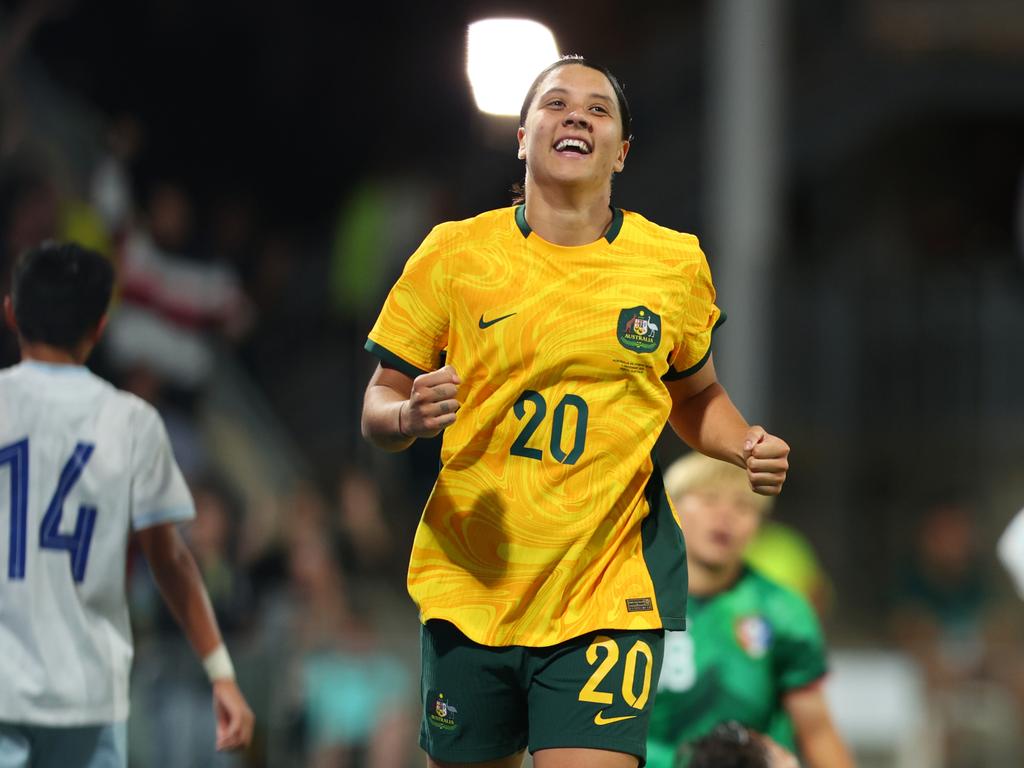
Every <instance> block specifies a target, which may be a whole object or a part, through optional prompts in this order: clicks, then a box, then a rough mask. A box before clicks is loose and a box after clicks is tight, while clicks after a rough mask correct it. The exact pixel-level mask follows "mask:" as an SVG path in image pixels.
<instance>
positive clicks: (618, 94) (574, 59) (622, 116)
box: [519, 53, 633, 141]
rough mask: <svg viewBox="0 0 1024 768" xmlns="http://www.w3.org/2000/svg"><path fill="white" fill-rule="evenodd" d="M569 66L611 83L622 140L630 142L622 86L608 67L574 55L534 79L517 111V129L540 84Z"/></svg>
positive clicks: (630, 119)
mask: <svg viewBox="0 0 1024 768" xmlns="http://www.w3.org/2000/svg"><path fill="white" fill-rule="evenodd" d="M569 64H579V65H580V66H581V67H589V68H590V69H596V70H597V71H598V72H600V73H601V74H602V75H604V76H605V77H607V78H608V82H609V83H611V86H612V90H613V91H615V100H616V101H617V102H618V103H619V120H620V122H621V123H622V138H623V139H624V140H626V141H632V139H633V134H632V130H633V117H632V114H631V113H630V111H629V102H628V101H626V94H625V92H624V91H623V90H622V84H621V83H620V82H619V79H618V78H617V77H615V75H613V74H612V73H611V71H610V70H609V69H608V67H606V66H604V65H602V64H595V63H593V62H591V61H587V60H586V59H585V58H583V57H582V56H579V55H577V54H574V53H570V54H566V55H565V56H563V57H562V58H560V59H559V60H558V61H556V62H555V63H554V64H551V65H549V66H547V67H545V68H544V70H543V71H542V72H541V73H540V74H539V75H537V77H536V78H534V81H533V84H532V85H531V86H530V90H528V91H527V92H526V98H525V99H523V106H522V108H521V109H520V110H519V127H520V128H521V127H522V126H524V125H526V113H527V112H529V111H530V105H531V104H532V103H533V100H534V98H535V97H536V96H537V89H538V88H540V84H541V83H542V82H544V78H546V77H547V76H548V75H550V74H551V73H552V72H554V71H555V70H556V69H558V68H559V67H565V66H568V65H569Z"/></svg>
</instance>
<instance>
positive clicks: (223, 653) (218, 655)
mask: <svg viewBox="0 0 1024 768" xmlns="http://www.w3.org/2000/svg"><path fill="white" fill-rule="evenodd" d="M203 668H204V669H206V676H207V677H208V678H210V682H211V683H212V682H215V681H217V680H234V679H235V667H234V665H233V664H232V663H231V656H230V655H228V649H227V648H225V647H224V644H223V643H221V644H220V645H218V646H217V647H216V648H214V649H213V651H212V652H210V654H209V655H207V657H206V658H205V659H203Z"/></svg>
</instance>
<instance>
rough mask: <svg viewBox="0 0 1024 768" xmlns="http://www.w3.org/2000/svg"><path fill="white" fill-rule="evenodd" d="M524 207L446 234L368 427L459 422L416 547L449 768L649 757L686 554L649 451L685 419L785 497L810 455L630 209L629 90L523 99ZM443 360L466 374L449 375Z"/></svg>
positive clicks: (435, 728) (394, 314)
mask: <svg viewBox="0 0 1024 768" xmlns="http://www.w3.org/2000/svg"><path fill="white" fill-rule="evenodd" d="M520 122H521V125H520V128H519V131H518V140H519V157H520V158H521V159H523V160H525V161H526V182H525V203H524V204H522V205H519V206H516V207H510V208H503V209H499V210H495V211H488V212H486V213H483V214H480V215H479V216H476V217H475V218H472V219H468V220H466V221H460V222H448V223H445V224H441V225H439V226H437V227H435V228H434V229H433V231H432V232H431V233H430V234H429V235H428V236H427V238H426V240H424V242H423V244H422V245H421V246H420V247H419V248H418V249H417V251H416V253H414V254H413V256H412V257H411V258H410V260H409V262H408V263H407V265H406V268H405V271H404V272H403V274H402V276H401V278H400V279H399V280H398V282H397V283H396V285H395V286H394V287H393V288H392V290H391V293H390V294H389V296H388V298H387V301H386V303H385V305H384V308H383V310H382V311H381V313H380V316H379V317H378V319H377V322H376V324H375V325H374V327H373V329H372V330H371V331H370V334H369V340H368V342H367V349H368V350H370V351H371V352H373V353H375V354H376V355H378V356H379V357H380V359H381V364H380V366H379V367H378V368H377V370H376V371H375V373H374V375H373V377H372V378H371V380H370V383H369V385H368V387H367V390H366V396H365V400H364V406H363V420H362V424H363V434H364V435H365V436H366V437H367V438H368V439H369V440H370V441H372V442H373V443H374V444H376V445H378V446H380V447H383V448H386V449H388V450H402V449H404V448H407V447H408V446H409V445H410V444H411V443H412V442H413V440H416V439H417V438H425V437H433V436H434V435H437V434H438V433H439V432H440V431H441V430H442V429H445V430H446V431H445V435H444V441H443V444H442V449H441V459H442V467H441V470H440V473H439V475H438V479H437V482H436V484H435V486H434V490H433V493H432V494H431V496H430V499H429V500H428V502H427V505H426V508H425V510H424V512H423V517H422V520H421V522H420V525H419V527H418V529H417V532H416V538H415V541H414V543H413V551H412V556H411V561H410V564H409V591H410V594H411V595H412V597H413V599H414V600H415V601H416V603H417V605H418V606H419V609H420V616H421V620H422V621H423V627H422V653H423V679H422V695H423V706H424V710H423V719H422V724H421V737H420V743H421V745H422V746H423V748H424V749H425V750H426V752H427V753H428V755H429V765H431V766H446V765H449V764H452V763H455V764H460V765H467V764H469V765H478V766H489V767H493V768H499V767H500V768H505V767H506V766H507V767H509V768H511V767H512V766H518V765H519V764H520V763H521V762H522V754H523V750H525V749H526V748H527V747H529V748H530V750H531V752H533V753H534V761H535V763H536V765H537V766H539V768H553V767H554V766H558V767H559V768H574V767H575V766H587V767H588V768H595V767H596V768H605V767H608V768H612V767H615V768H617V767H618V766H635V765H637V763H638V759H639V761H640V762H642V761H643V758H644V752H645V742H646V732H647V721H648V717H649V713H650V706H651V700H652V693H653V691H652V680H656V679H657V674H658V670H659V668H660V666H661V652H662V643H663V631H662V630H663V629H664V628H669V629H682V626H683V621H684V616H685V601H686V594H685V592H686V590H685V579H684V570H683V569H684V567H685V556H684V549H683V542H682V537H681V534H680V532H679V528H678V526H677V525H676V524H675V522H674V520H673V518H672V513H671V509H670V507H669V504H668V501H667V498H666V497H665V494H664V491H663V489H662V484H661V479H660V474H659V472H658V470H657V468H656V467H655V465H654V463H653V461H652V459H651V450H652V448H653V446H654V442H655V440H656V439H657V437H658V434H659V433H660V431H661V429H662V427H663V425H664V424H665V421H666V420H668V421H669V422H670V423H671V424H672V426H673V427H674V428H675V430H676V431H677V432H678V433H679V435H680V436H681V437H682V438H683V439H684V440H686V441H687V442H688V443H689V444H690V445H691V446H693V447H695V448H696V449H698V450H700V451H703V452H704V453H707V454H709V455H711V456H715V457H717V458H719V459H722V460H724V461H728V462H731V463H733V464H736V465H737V466H738V467H743V468H745V470H746V472H747V475H748V477H749V479H750V483H751V485H752V486H753V487H754V488H756V489H757V490H758V491H759V492H761V493H766V494H775V493H778V492H779V490H780V488H781V487H782V484H783V482H784V480H785V477H786V470H787V467H788V460H787V455H788V453H789V447H788V446H787V445H786V443H785V442H783V441H782V440H780V439H779V438H777V437H774V436H772V435H770V434H768V433H767V432H766V431H765V430H764V429H763V428H761V427H751V426H749V425H748V424H747V422H746V421H745V420H744V419H743V417H742V416H741V415H740V414H739V413H738V412H737V410H736V408H735V407H734V406H733V404H732V402H731V401H730V400H729V397H728V396H727V395H726V393H725V390H724V389H722V387H721V386H720V385H719V384H718V383H717V381H716V378H715V369H714V366H713V364H712V362H711V352H710V345H711V331H712V329H713V328H714V327H715V325H716V323H717V322H718V320H719V315H720V313H719V310H718V309H717V307H715V305H714V296H715V294H714V288H713V287H712V284H711V277H710V274H709V272H708V266H707V262H706V260H705V258H704V255H703V253H702V252H701V250H700V248H699V246H698V244H697V239H696V238H695V237H693V236H692V235H684V234H680V233H678V232H673V231H671V230H668V229H665V228H662V227H659V226H657V225H655V224H653V223H651V222H649V221H647V220H646V219H644V218H643V217H642V216H640V215H639V214H636V213H633V212H630V211H623V210H621V209H618V208H614V207H612V206H611V205H610V199H611V183H612V175H613V174H614V173H617V172H619V171H621V170H622V168H623V165H624V163H625V160H626V155H627V153H628V152H629V147H630V143H629V138H630V118H629V108H628V105H627V103H626V99H625V97H624V95H623V93H622V89H621V87H620V86H619V84H618V82H617V80H616V79H615V78H614V77H613V76H612V75H611V74H610V73H609V72H608V71H607V70H606V69H604V68H602V67H599V66H596V65H593V64H590V63H588V62H586V61H585V60H583V59H581V58H578V57H576V58H564V59H562V60H560V61H558V62H556V63H555V64H553V65H552V66H550V67H549V68H547V69H546V70H544V71H543V72H542V73H541V74H540V75H539V76H538V77H537V79H536V80H535V81H534V83H533V86H532V87H531V88H530V91H529V92H528V94H527V96H526V99H525V101H524V104H523V109H522V113H521V121H520ZM442 353H444V354H445V356H446V361H447V364H446V365H444V366H443V367H441V363H440V359H441V355H442Z"/></svg>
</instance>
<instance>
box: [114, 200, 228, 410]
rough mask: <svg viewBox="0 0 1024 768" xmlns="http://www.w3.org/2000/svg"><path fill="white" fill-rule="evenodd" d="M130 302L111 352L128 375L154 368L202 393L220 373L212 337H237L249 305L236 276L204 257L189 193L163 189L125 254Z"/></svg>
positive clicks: (117, 321)
mask: <svg viewBox="0 0 1024 768" xmlns="http://www.w3.org/2000/svg"><path fill="white" fill-rule="evenodd" d="M121 291H122V303H121V305H120V307H119V308H118V310H117V312H115V313H114V314H113V315H112V316H111V319H110V328H109V331H108V340H109V344H108V351H109V354H110V355H111V359H112V361H113V362H114V364H115V365H117V366H118V367H120V368H122V369H127V368H129V367H133V366H146V367H148V368H150V369H152V370H153V371H154V372H156V373H157V374H158V375H159V376H160V377H161V378H163V379H164V380H166V381H167V382H168V383H169V384H172V385H174V386H176V387H178V388H180V389H183V390H189V391H197V390H199V389H201V388H202V386H203V385H204V384H205V383H206V381H207V380H208V378H209V375H210V372H211V370H212V368H213V357H214V353H213V349H212V348H211V345H210V342H209V340H208V339H207V337H206V334H207V332H209V331H220V332H222V333H228V332H230V334H232V335H233V334H237V333H239V332H240V331H241V328H242V327H243V326H244V325H245V323H246V319H245V318H246V316H247V312H248V302H247V300H246V298H245V295H244V294H243V292H242V288H241V285H240V283H239V280H238V277H237V276H236V274H235V272H234V270H233V269H232V268H231V267H230V266H228V265H226V264H224V263H223V262H220V261H216V260H211V259H206V260H204V259H202V258H200V256H199V254H198V246H197V244H196V232H195V212H194V208H193V205H192V201H191V199H190V198H189V196H188V194H187V193H186V192H185V190H184V189H183V188H182V187H180V186H178V185H177V184H175V183H173V182H168V181H165V182H160V183H158V184H157V185H155V187H154V189H153V191H152V194H151V195H150V198H149V204H148V217H147V219H146V222H145V223H144V224H139V225H137V226H136V227H135V228H134V230H133V231H132V233H131V235H130V236H129V237H128V239H127V241H126V243H125V246H124V251H123V255H122V272H121Z"/></svg>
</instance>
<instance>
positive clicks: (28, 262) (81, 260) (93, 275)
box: [4, 241, 114, 363]
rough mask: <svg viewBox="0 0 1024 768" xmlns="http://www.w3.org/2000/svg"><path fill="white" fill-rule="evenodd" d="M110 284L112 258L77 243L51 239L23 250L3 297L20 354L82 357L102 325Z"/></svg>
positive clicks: (61, 358)
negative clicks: (109, 258) (9, 286)
mask: <svg viewBox="0 0 1024 768" xmlns="http://www.w3.org/2000/svg"><path fill="white" fill-rule="evenodd" d="M113 285H114V268H113V267H112V266H111V264H110V262H109V261H108V260H107V259H105V258H104V257H103V256H101V255H100V254H98V253H96V252H95V251H90V250H89V249H87V248H83V247H81V246H80V245H76V244H75V243H57V242H52V241H51V242H46V243H43V244H42V245H40V246H38V247H36V248H33V249H31V250H29V251H26V252H25V253H23V254H22V255H21V256H20V257H19V258H18V260H17V262H16V263H15V265H14V270H13V274H12V278H11V294H10V295H9V296H6V297H5V298H4V314H5V316H6V319H7V323H8V325H9V326H10V327H11V328H12V330H14V331H15V333H17V335H18V341H19V343H20V345H21V349H22V355H23V356H25V357H32V358H37V359H41V360H45V361H48V362H67V363H82V362H84V361H85V359H86V358H87V357H88V356H89V353H90V352H91V351H92V348H93V346H95V344H96V341H97V340H98V339H99V336H100V333H101V332H102V330H103V325H104V323H105V320H106V312H107V306H108V305H109V303H110V295H111V292H112V290H113Z"/></svg>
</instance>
